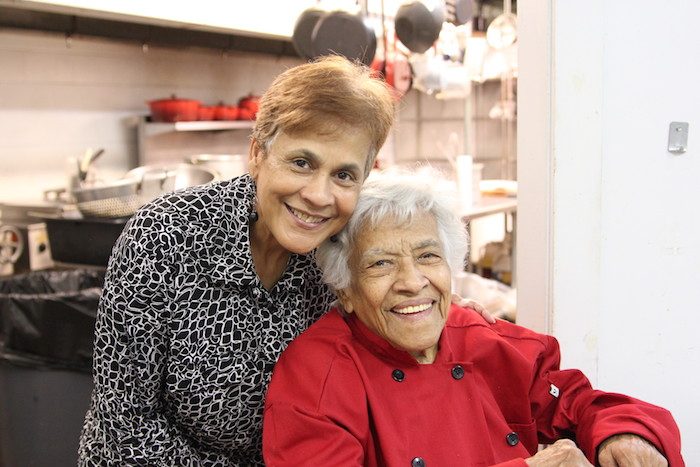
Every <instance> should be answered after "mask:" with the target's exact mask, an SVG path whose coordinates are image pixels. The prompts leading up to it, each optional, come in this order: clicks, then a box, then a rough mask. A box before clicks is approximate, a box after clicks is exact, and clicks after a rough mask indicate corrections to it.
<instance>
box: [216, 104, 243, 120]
mask: <svg viewBox="0 0 700 467" xmlns="http://www.w3.org/2000/svg"><path fill="white" fill-rule="evenodd" d="M237 119H238V107H236V106H235V105H226V104H224V103H220V104H219V105H215V106H214V120H237Z"/></svg>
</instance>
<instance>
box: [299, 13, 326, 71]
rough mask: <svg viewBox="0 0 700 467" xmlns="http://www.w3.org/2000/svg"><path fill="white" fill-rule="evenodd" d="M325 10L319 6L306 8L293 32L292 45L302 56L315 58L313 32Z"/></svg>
mask: <svg viewBox="0 0 700 467" xmlns="http://www.w3.org/2000/svg"><path fill="white" fill-rule="evenodd" d="M324 13H325V12H324V11H323V10H319V9H318V8H307V9H306V10H304V11H303V12H302V13H301V15H299V18H297V21H296V23H294V32H293V33H292V45H293V46H294V50H296V52H297V54H299V56H300V57H302V58H306V59H312V58H314V47H313V43H312V42H311V34H312V33H313V32H314V28H315V27H316V23H318V20H319V19H321V17H322V16H323V15H324Z"/></svg>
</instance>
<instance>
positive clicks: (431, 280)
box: [263, 173, 684, 467]
mask: <svg viewBox="0 0 700 467" xmlns="http://www.w3.org/2000/svg"><path fill="white" fill-rule="evenodd" d="M440 185H441V183H440V182H439V181H437V180H436V179H433V178H426V176H425V175H424V174H418V173H412V174H411V173H404V174H397V173H392V174H391V175H390V176H386V175H385V176H379V177H376V178H374V179H370V181H368V182H367V183H366V184H365V185H364V187H363V189H362V191H361V194H360V198H359V201H358V204H357V207H356V209H355V211H354V213H353V215H352V216H351V218H350V221H349V222H348V224H347V225H346V227H345V228H344V229H343V230H342V231H341V232H340V233H339V234H338V235H337V236H336V237H335V238H333V239H331V240H328V241H326V242H325V243H324V244H322V246H321V247H320V248H319V250H318V252H317V260H318V263H319V265H320V267H321V269H322V270H323V274H324V281H325V282H326V283H328V284H330V285H331V286H332V287H333V288H334V289H335V290H336V292H337V294H338V297H339V304H338V308H337V309H335V310H334V311H332V312H330V313H327V314H326V315H325V316H324V317H323V318H321V319H320V320H319V321H318V322H316V323H315V324H314V325H312V326H311V327H310V328H309V329H308V330H307V331H306V332H304V333H303V334H302V335H301V336H300V337H298V338H297V339H296V340H295V341H294V342H292V344H291V345H290V346H289V347H288V348H287V350H286V351H285V352H284V353H283V354H282V357H281V358H280V360H279V361H278V363H277V365H276V366H275V369H274V372H273V377H272V381H271V383H270V386H269V390H268V393H267V396H266V400H265V418H264V427H263V453H264V457H265V461H266V463H267V465H269V466H281V465H289V466H298V465H314V466H315V465H342V466H360V465H364V466H379V465H388V466H406V467H407V466H413V467H421V466H454V465H460V466H471V465H480V466H486V465H496V464H498V465H502V466H506V465H507V466H526V465H529V466H555V465H556V466H560V465H572V466H574V465H575V466H578V465H590V463H598V464H599V465H602V466H626V465H644V466H662V465H669V464H670V465H671V466H674V467H675V466H682V465H684V464H683V459H682V457H681V454H680V435H679V432H678V428H677V426H676V424H675V422H674V420H673V417H672V416H671V414H670V413H669V412H668V411H666V410H665V409H662V408H660V407H657V406H654V405H651V404H648V403H645V402H643V401H640V400H637V399H634V398H632V397H628V396H625V395H621V394H613V393H606V392H602V391H597V390H594V389H592V388H591V385H590V383H589V381H588V379H587V378H586V377H585V376H584V375H583V374H582V373H581V372H580V371H578V370H561V369H560V368H559V357H560V355H559V347H558V344H557V341H556V340H555V339H554V338H553V337H550V336H546V335H542V334H538V333H535V332H532V331H529V330H527V329H525V328H523V327H520V326H517V325H514V324H511V323H508V322H505V321H500V322H498V323H497V324H495V325H492V326H489V325H487V324H485V323H484V322H483V320H482V319H481V318H480V317H479V316H478V315H477V314H476V313H474V312H472V311H469V310H468V309H465V308H460V307H458V306H456V305H453V304H451V303H450V301H451V300H450V295H451V294H450V288H451V275H452V271H457V270H461V269H462V267H463V260H464V257H465V253H466V248H467V235H466V233H465V230H464V226H463V225H462V223H461V221H460V219H459V218H458V217H457V216H456V215H455V214H454V213H455V211H454V210H453V209H452V206H451V203H450V202H449V201H450V198H449V197H448V196H445V195H444V194H443V193H441V192H440V190H439V189H438V187H439V186H440ZM572 440H575V443H574V442H573V441H572ZM538 444H551V446H549V447H548V448H546V449H544V450H539V451H538ZM589 462H590V463H589Z"/></svg>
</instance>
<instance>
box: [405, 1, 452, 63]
mask: <svg viewBox="0 0 700 467" xmlns="http://www.w3.org/2000/svg"><path fill="white" fill-rule="evenodd" d="M445 19H446V12H445V4H444V3H443V2H440V1H437V0H433V1H428V0H423V1H412V2H408V3H404V4H403V5H401V6H400V7H399V9H398V11H397V12H396V16H395V17H394V27H395V28H396V35H397V36H398V38H399V40H400V41H401V43H402V44H403V45H405V46H406V47H407V48H408V50H410V51H411V52H416V53H423V52H425V51H426V50H428V49H429V48H430V47H432V46H433V44H434V43H435V41H436V40H437V39H438V37H439V36H440V31H441V30H442V23H444V22H445Z"/></svg>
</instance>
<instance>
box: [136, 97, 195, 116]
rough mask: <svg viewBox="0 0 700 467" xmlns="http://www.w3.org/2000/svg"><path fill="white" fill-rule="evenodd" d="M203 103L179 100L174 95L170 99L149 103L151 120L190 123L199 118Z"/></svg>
mask: <svg viewBox="0 0 700 467" xmlns="http://www.w3.org/2000/svg"><path fill="white" fill-rule="evenodd" d="M200 105H201V103H200V102H199V101H198V100H194V99H178V98H177V97H176V96H175V95H174V94H173V95H172V96H171V97H170V99H158V100H155V101H149V102H148V106H149V107H150V109H151V120H153V121H154V122H189V121H193V120H197V119H198V118H199V106H200Z"/></svg>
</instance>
